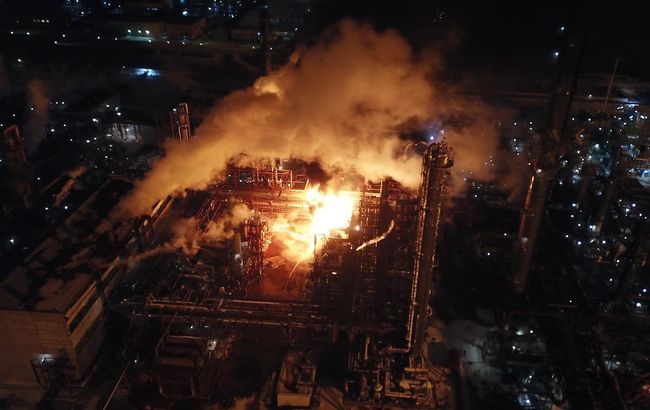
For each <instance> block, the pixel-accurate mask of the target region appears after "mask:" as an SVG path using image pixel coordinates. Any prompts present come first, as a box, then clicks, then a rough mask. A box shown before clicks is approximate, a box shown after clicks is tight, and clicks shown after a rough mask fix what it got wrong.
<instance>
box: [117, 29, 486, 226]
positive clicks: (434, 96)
mask: <svg viewBox="0 0 650 410" xmlns="http://www.w3.org/2000/svg"><path fill="white" fill-rule="evenodd" d="M435 68H436V67H435V64H434V61H432V60H430V59H424V58H422V57H419V56H416V55H415V54H414V53H413V51H412V50H411V48H410V47H409V45H408V43H407V42H406V41H405V40H404V39H403V38H402V37H401V36H400V35H399V34H398V33H397V32H395V31H392V30H387V31H383V32H378V31H376V30H374V29H373V28H372V27H371V26H369V25H363V24H358V23H355V22H353V21H351V20H344V21H342V22H341V23H340V24H338V25H337V26H336V27H335V28H334V29H333V30H331V31H330V32H329V33H327V34H326V35H325V36H323V37H322V38H321V39H320V40H319V41H318V42H317V43H316V44H315V45H314V46H313V47H310V48H307V49H304V50H302V51H301V55H300V56H293V57H292V62H290V63H288V64H287V65H285V66H284V67H282V68H280V69H278V70H276V71H274V72H272V73H271V74H269V75H268V76H265V77H262V78H260V79H258V80H257V81H256V83H255V84H254V85H253V86H252V87H250V88H248V89H245V90H242V91H236V92H234V93H232V94H230V95H229V96H227V97H225V98H223V99H222V100H221V101H220V102H219V103H218V104H217V105H216V106H215V107H214V108H213V110H212V112H211V114H210V115H209V116H208V117H207V119H206V120H205V121H204V123H203V124H202V125H201V126H200V127H199V129H198V133H197V134H198V137H197V139H196V141H194V142H191V143H178V142H175V141H170V142H169V143H168V144H167V145H166V147H165V148H166V152H167V155H166V156H165V157H164V158H162V159H161V160H160V161H159V162H158V163H157V164H155V166H154V168H153V170H152V171H151V172H150V173H149V175H147V177H146V178H145V179H143V180H142V181H140V182H139V183H138V184H137V186H136V189H135V190H134V192H133V194H132V195H131V196H129V197H128V198H127V199H126V201H125V202H123V203H122V204H121V207H120V210H121V211H122V212H123V213H126V214H127V215H138V214H143V213H146V212H148V211H149V210H150V208H151V206H152V204H153V203H154V201H156V200H157V199H160V198H161V197H163V196H165V195H167V194H170V193H174V192H180V191H183V190H184V189H187V188H201V187H204V186H206V185H207V184H208V183H210V182H211V181H213V180H214V179H215V178H218V177H219V176H220V174H221V173H222V172H223V171H224V169H225V167H226V164H227V163H228V161H229V160H231V159H232V158H233V157H236V156H238V155H239V154H241V153H245V154H247V155H246V156H245V157H243V158H248V159H254V158H261V157H264V158H268V157H271V158H273V157H276V158H278V157H279V158H289V157H292V158H300V159H304V160H307V161H318V162H319V163H320V164H321V166H322V167H323V168H325V170H328V171H332V170H334V169H336V170H343V171H355V172H357V173H359V174H361V175H363V176H365V177H367V178H370V179H375V180H379V179H381V178H384V177H388V176H390V177H393V178H394V179H396V180H398V181H400V182H401V183H403V184H404V185H406V186H409V187H415V186H416V185H417V183H418V181H419V173H420V160H419V159H418V158H414V157H403V156H400V153H402V152H403V145H404V144H403V142H402V141H401V140H400V138H399V135H398V134H399V132H400V131H401V130H405V129H408V128H407V126H408V127H416V126H419V125H422V124H424V123H425V122H427V121H430V120H431V119H433V118H435V117H437V116H438V115H440V114H441V113H442V112H444V111H445V110H453V109H455V107H456V106H457V105H458V103H457V102H455V103H451V102H450V101H449V99H448V98H447V97H442V96H441V94H440V93H439V92H438V91H437V90H436V89H435V88H434V87H433V85H432V80H431V75H432V72H433V70H434V69H435ZM445 107H448V108H445ZM485 148H486V147H481V148H477V149H478V150H480V151H482V152H485ZM481 163H482V161H481Z"/></svg>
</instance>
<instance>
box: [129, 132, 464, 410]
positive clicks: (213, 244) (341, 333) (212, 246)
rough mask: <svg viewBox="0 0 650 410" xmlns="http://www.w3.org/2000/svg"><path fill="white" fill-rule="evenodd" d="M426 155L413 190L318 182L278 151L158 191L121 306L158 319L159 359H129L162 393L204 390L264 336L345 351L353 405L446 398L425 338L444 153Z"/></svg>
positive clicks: (204, 393) (210, 390) (315, 349)
mask: <svg viewBox="0 0 650 410" xmlns="http://www.w3.org/2000/svg"><path fill="white" fill-rule="evenodd" d="M423 154H424V158H423V161H422V172H421V184H420V186H419V188H418V189H417V190H413V189H408V188H404V187H403V186H401V185H400V184H399V183H397V182H395V181H394V180H392V179H386V180H384V181H382V182H380V183H373V182H370V181H368V180H366V179H363V178H357V179H356V181H355V183H356V185H353V186H352V185H348V189H346V190H344V189H340V190H334V189H333V188H324V187H323V185H320V186H319V185H316V184H313V183H312V182H311V180H310V179H309V178H307V176H306V175H305V174H303V173H301V169H304V164H302V163H300V162H297V161H285V160H281V159H278V160H274V161H265V162H262V163H261V164H260V165H258V166H257V167H234V166H231V167H229V168H228V169H227V171H226V175H227V177H226V178H225V179H224V180H223V181H221V182H219V183H217V184H216V185H214V186H212V187H211V188H210V189H209V190H201V191H193V192H192V193H191V194H188V195H186V196H185V197H174V198H172V199H171V200H168V201H166V202H165V203H164V204H163V205H162V206H164V207H165V208H166V210H165V215H166V216H165V217H163V219H170V221H160V220H159V221H158V226H160V227H161V228H160V229H154V230H153V231H152V232H151V233H150V237H149V238H148V243H150V244H160V243H163V244H162V245H149V248H148V249H142V250H141V253H140V255H145V256H144V258H145V259H142V260H141V261H144V260H147V261H148V262H147V263H135V264H134V267H133V268H132V269H131V270H130V272H129V273H127V278H129V279H127V284H126V285H125V286H124V287H123V289H122V291H121V292H122V295H121V302H120V310H122V311H123V312H125V313H127V314H128V315H129V316H130V317H132V318H133V320H134V321H135V322H134V323H138V322H139V323H143V322H154V323H157V324H158V326H160V328H159V331H160V332H161V334H160V340H159V342H158V343H157V345H156V346H155V357H154V358H153V359H151V358H150V359H148V360H147V361H146V362H145V364H142V365H137V366H134V367H137V368H138V369H140V371H141V372H144V373H147V374H150V375H151V377H153V378H154V379H155V380H156V381H157V385H158V386H159V391H160V393H161V394H163V395H164V396H169V397H176V398H178V397H197V398H213V397H215V394H217V393H216V392H215V391H214V389H215V388H216V386H217V385H219V383H222V381H220V378H222V377H224V376H223V375H222V374H221V373H222V372H224V368H225V367H227V366H228V364H229V363H231V362H232V361H235V357H237V355H238V354H237V353H235V352H237V351H240V350H242V349H244V350H245V349H247V348H248V346H249V345H250V344H251V343H252V344H255V342H254V341H251V340H250V339H251V338H253V339H254V337H253V335H254V334H256V333H260V334H265V335H266V334H268V335H273V338H274V339H275V343H274V344H277V345H279V346H280V347H277V348H279V351H283V349H288V348H289V347H292V349H293V350H299V351H304V352H311V353H310V354H315V357H317V358H318V360H314V359H310V360H312V361H311V363H312V366H315V368H316V371H317V369H318V363H322V359H323V358H324V357H327V356H328V355H332V354H335V352H338V353H340V354H342V353H341V352H339V350H340V349H343V350H347V353H345V355H346V356H347V359H346V360H345V364H343V368H344V369H343V370H344V371H345V373H346V374H348V376H347V381H346V383H345V389H344V393H345V400H346V401H348V402H349V403H350V404H351V405H353V406H363V405H382V403H384V404H386V403H390V404H391V405H392V406H394V407H406V408H411V407H413V406H415V407H423V408H429V407H430V406H432V405H434V404H436V403H437V405H441V406H443V408H444V406H445V405H450V404H451V397H450V396H449V394H448V392H447V394H445V393H443V392H441V391H440V387H436V386H445V385H447V386H448V382H449V381H448V380H441V379H440V375H438V376H434V375H433V373H432V372H431V370H430V368H429V367H428V366H427V361H426V357H427V346H426V341H425V338H426V328H427V326H428V324H429V321H430V317H431V315H432V311H431V307H430V298H431V296H432V291H433V284H434V279H433V276H432V275H433V270H434V267H435V265H436V263H437V262H436V256H435V255H436V253H435V248H436V242H437V234H438V225H439V223H440V212H441V206H442V196H443V192H444V185H445V177H446V176H447V175H448V170H449V168H450V167H451V166H452V164H453V159H452V156H451V151H450V149H449V148H448V146H447V144H446V143H445V142H438V143H433V144H431V145H429V146H427V147H426V149H425V151H424V153H423ZM348 184H350V182H348ZM187 214H189V215H193V216H192V217H191V218H187V219H183V221H189V222H188V226H187V227H186V229H185V231H184V232H183V233H182V237H181V238H180V241H181V242H182V245H181V246H182V248H173V249H174V251H172V248H168V246H169V244H170V243H178V241H179V237H178V232H174V230H175V228H174V223H175V222H173V219H174V218H178V216H179V215H187ZM165 226H167V227H168V228H167V229H165V228H164V227H165ZM169 227H171V228H169ZM413 233H415V235H413ZM167 237H171V239H164V238H167ZM166 241H167V242H166ZM178 249H183V250H184V251H179V250H178ZM138 258H140V256H138ZM154 261H155V262H154ZM151 266H156V268H155V274H152V271H151ZM134 352H135V351H134ZM134 354H135V353H134ZM239 354H241V353H239ZM276 370H277V369H276ZM283 374H284V373H282V372H281V373H280V376H279V377H280V378H282V377H283ZM286 382H287V381H286V380H277V381H276V383H278V386H280V385H283V383H286ZM279 388H280V387H278V389H279ZM436 389H438V390H436ZM217 395H218V394H217ZM278 395H279V396H278V397H280V393H279V392H278ZM373 403H374V404H373Z"/></svg>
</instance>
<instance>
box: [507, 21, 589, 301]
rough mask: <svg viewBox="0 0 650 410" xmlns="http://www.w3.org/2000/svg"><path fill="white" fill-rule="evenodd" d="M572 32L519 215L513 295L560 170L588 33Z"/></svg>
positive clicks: (529, 258)
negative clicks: (572, 102) (567, 120)
mask: <svg viewBox="0 0 650 410" xmlns="http://www.w3.org/2000/svg"><path fill="white" fill-rule="evenodd" d="M574 33H576V34H578V35H577V36H576V35H571V34H569V35H567V38H566V44H565V47H564V49H563V50H562V52H561V53H560V71H559V73H558V78H557V80H556V82H555V84H554V86H553V91H552V93H551V99H550V102H549V108H548V115H547V119H546V127H545V129H544V132H543V134H542V138H541V141H540V146H539V147H538V150H537V158H536V160H535V167H534V170H533V175H532V176H531V179H530V185H529V189H528V195H527V196H526V202H525V204H524V210H523V213H522V215H521V222H520V225H519V233H518V235H517V242H516V243H515V261H514V264H513V270H514V272H513V287H514V291H515V292H516V293H521V292H523V291H524V289H525V287H526V281H527V278H528V271H529V270H530V265H531V262H532V259H533V252H534V250H535V244H536V243H537V236H538V234H539V227H540V224H541V222H542V216H543V215H544V210H545V208H546V200H547V198H548V193H549V190H550V187H551V184H552V181H553V180H554V179H555V175H556V173H557V171H558V168H559V165H558V164H559V158H558V157H559V155H560V153H561V149H562V136H563V134H564V129H565V126H566V118H567V116H568V114H569V111H570V109H571V101H572V100H573V95H574V93H575V90H576V83H577V78H578V70H579V66H580V61H581V59H582V53H583V49H584V47H583V45H584V41H585V37H586V34H587V30H586V28H585V29H584V30H576V31H575V32H574Z"/></svg>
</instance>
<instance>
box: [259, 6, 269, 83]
mask: <svg viewBox="0 0 650 410" xmlns="http://www.w3.org/2000/svg"><path fill="white" fill-rule="evenodd" d="M260 33H262V59H263V64H264V70H265V71H266V73H267V74H268V73H270V72H271V13H270V12H269V5H268V3H264V4H263V5H262V7H261V8H260Z"/></svg>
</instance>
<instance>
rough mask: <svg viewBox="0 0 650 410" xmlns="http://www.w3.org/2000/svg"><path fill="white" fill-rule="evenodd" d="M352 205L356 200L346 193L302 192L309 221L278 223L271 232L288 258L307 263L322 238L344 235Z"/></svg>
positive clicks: (317, 190) (314, 189) (311, 190)
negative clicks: (283, 246) (282, 246)
mask: <svg viewBox="0 0 650 410" xmlns="http://www.w3.org/2000/svg"><path fill="white" fill-rule="evenodd" d="M354 206H355V198H354V196H353V195H352V194H350V193H349V192H345V191H338V192H331V191H328V192H323V191H320V190H319V187H318V186H316V187H313V188H310V189H308V190H307V191H305V207H308V208H309V210H310V214H311V219H309V220H304V219H299V218H297V219H288V220H284V219H283V220H277V221H275V222H274V223H273V225H272V227H271V231H272V232H273V234H274V235H275V236H276V237H277V238H278V239H279V240H280V241H281V242H283V243H284V245H285V247H286V251H285V253H284V256H285V257H286V258H287V259H290V260H293V261H304V260H308V259H311V257H312V256H313V254H314V250H315V249H316V248H317V247H319V246H322V244H323V243H324V239H325V238H328V237H332V236H339V235H343V234H345V231H346V230H347V229H348V228H349V227H350V221H351V220H352V213H353V211H354Z"/></svg>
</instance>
